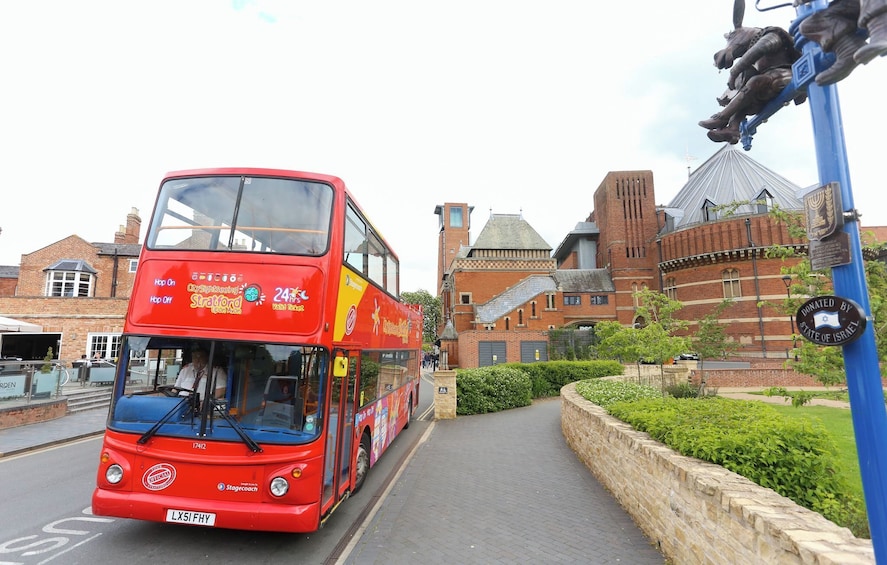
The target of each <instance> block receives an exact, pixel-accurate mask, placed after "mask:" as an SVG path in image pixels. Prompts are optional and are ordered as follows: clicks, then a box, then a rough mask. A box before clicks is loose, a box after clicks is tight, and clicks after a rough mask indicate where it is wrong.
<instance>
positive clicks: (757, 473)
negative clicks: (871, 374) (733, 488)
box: [576, 381, 869, 537]
mask: <svg viewBox="0 0 887 565" xmlns="http://www.w3.org/2000/svg"><path fill="white" fill-rule="evenodd" d="M614 384H615V383H607V382H598V381H587V382H582V383H579V384H578V385H577V387H576V390H577V391H578V392H579V394H581V395H582V396H583V397H585V398H586V399H588V400H589V401H590V402H594V403H595V404H598V405H599V406H602V407H603V408H605V409H606V410H607V412H608V413H610V414H611V415H612V416H613V417H615V418H618V419H620V420H622V421H623V422H625V423H627V424H629V425H631V426H632V427H633V428H634V429H636V430H638V431H642V432H646V433H648V434H649V435H650V437H651V438H653V439H655V440H657V441H660V442H662V443H664V444H665V445H667V446H668V447H670V448H672V449H674V450H675V451H677V452H679V453H681V454H682V455H687V456H690V457H695V458H697V459H702V460H704V461H709V462H711V463H715V464H717V465H720V466H722V467H724V468H726V469H729V470H731V471H733V472H734V473H737V474H739V475H742V476H743V477H746V478H747V479H750V480H752V481H754V482H756V483H757V484H759V485H761V486H764V487H768V488H771V489H773V490H775V491H776V492H778V493H779V494H781V495H783V496H785V497H787V498H790V499H791V500H793V501H794V502H795V503H797V504H799V505H801V506H804V507H806V508H809V509H811V510H813V511H815V512H819V513H820V514H822V515H823V516H825V517H826V518H828V519H829V520H831V521H833V522H835V523H836V524H838V525H840V526H845V527H848V528H850V529H851V531H853V533H854V535H856V536H858V537H868V535H869V532H868V526H867V520H866V516H865V506H864V502H863V501H862V500H860V499H859V498H858V497H856V496H854V495H853V494H851V492H850V489H849V487H848V485H846V484H845V483H844V481H843V480H842V478H841V477H842V475H841V473H840V472H839V467H840V464H841V463H840V459H839V458H838V454H837V449H836V447H835V444H834V442H833V441H832V439H831V438H830V437H829V435H828V433H827V431H826V430H825V428H824V427H823V426H822V425H821V424H817V423H811V422H810V421H807V420H804V419H794V418H785V417H783V416H782V415H781V414H779V412H777V411H776V410H774V409H773V408H772V407H770V406H767V405H766V404H764V403H761V402H754V401H745V400H732V399H727V398H720V397H706V398H700V399H693V398H668V397H666V398H662V397H661V395H660V397H659V398H651V395H652V393H653V392H655V389H652V388H650V387H640V386H639V385H634V386H635V387H638V388H634V389H629V388H625V389H621V390H619V389H617V388H616V387H614V386H613V385H614ZM620 384H623V383H620ZM645 388H648V389H650V390H644V389H645Z"/></svg>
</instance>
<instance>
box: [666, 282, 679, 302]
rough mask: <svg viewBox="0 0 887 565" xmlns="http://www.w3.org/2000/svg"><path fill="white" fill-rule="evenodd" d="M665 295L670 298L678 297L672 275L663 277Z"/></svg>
mask: <svg viewBox="0 0 887 565" xmlns="http://www.w3.org/2000/svg"><path fill="white" fill-rule="evenodd" d="M665 296H667V297H669V298H671V299H672V300H677V299H678V288H677V283H676V282H675V279H674V277H668V278H667V279H665Z"/></svg>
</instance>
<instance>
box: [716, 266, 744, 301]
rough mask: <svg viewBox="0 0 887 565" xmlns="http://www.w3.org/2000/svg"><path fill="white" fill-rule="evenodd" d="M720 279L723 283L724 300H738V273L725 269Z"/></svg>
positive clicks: (739, 288)
mask: <svg viewBox="0 0 887 565" xmlns="http://www.w3.org/2000/svg"><path fill="white" fill-rule="evenodd" d="M721 277H722V278H723V281H724V298H738V297H740V296H742V287H741V286H740V284H739V271H737V270H736V269H727V270H725V271H724V272H723V273H722V274H721Z"/></svg>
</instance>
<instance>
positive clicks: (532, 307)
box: [530, 300, 536, 318]
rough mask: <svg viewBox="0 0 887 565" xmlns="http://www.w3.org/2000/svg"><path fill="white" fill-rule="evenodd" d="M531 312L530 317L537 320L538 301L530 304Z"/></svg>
mask: <svg viewBox="0 0 887 565" xmlns="http://www.w3.org/2000/svg"><path fill="white" fill-rule="evenodd" d="M530 311H531V312H532V313H531V314H530V315H531V316H532V317H534V318H535V317H536V301H535V300H534V301H532V302H530Z"/></svg>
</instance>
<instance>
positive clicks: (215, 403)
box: [210, 399, 262, 453]
mask: <svg viewBox="0 0 887 565" xmlns="http://www.w3.org/2000/svg"><path fill="white" fill-rule="evenodd" d="M210 402H212V406H213V408H216V409H217V410H216V412H218V413H219V415H220V416H221V417H222V419H223V420H225V421H226V422H227V423H228V425H229V426H231V429H233V430H234V431H235V432H237V435H239V436H240V439H242V440H243V443H245V444H246V445H247V447H249V448H250V449H251V450H252V451H253V453H261V451H262V448H261V446H259V444H258V443H256V442H255V440H254V439H253V438H251V437H249V434H247V433H246V431H245V430H244V429H243V428H242V427H240V424H238V423H237V420H235V419H234V418H232V417H231V415H230V414H228V413H227V412H226V411H224V410H223V409H222V408H223V407H224V406H225V404H226V403H225V402H219V401H217V400H215V399H212V400H211V401H210Z"/></svg>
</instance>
